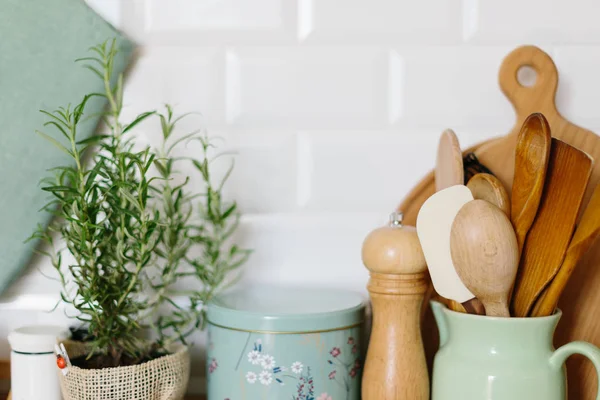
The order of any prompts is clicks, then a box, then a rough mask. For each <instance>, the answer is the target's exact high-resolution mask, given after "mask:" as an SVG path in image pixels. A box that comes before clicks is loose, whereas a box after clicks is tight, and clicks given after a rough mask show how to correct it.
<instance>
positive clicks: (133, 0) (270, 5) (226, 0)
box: [126, 0, 296, 45]
mask: <svg viewBox="0 0 600 400" xmlns="http://www.w3.org/2000/svg"><path fill="white" fill-rule="evenodd" d="M126 13H127V15H128V16H129V18H130V20H131V21H132V27H134V36H135V37H136V39H137V40H138V41H140V42H143V43H154V44H163V45H164V44H171V45H181V44H200V43H201V44H210V45H215V44H227V43H264V42H268V43H293V42H294V41H295V40H296V38H295V25H296V8H295V7H294V4H293V2H290V1H285V0H255V1H246V0H169V1H163V0H129V1H128V4H127V6H126Z"/></svg>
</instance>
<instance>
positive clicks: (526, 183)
mask: <svg viewBox="0 0 600 400" xmlns="http://www.w3.org/2000/svg"><path fill="white" fill-rule="evenodd" d="M550 144H551V136H550V126H548V121H546V118H545V117H544V116H543V115H542V114H540V113H535V114H531V115H530V116H529V117H527V119H526V120H525V122H524V123H523V126H522V127H521V132H520V133H519V137H518V139H517V148H516V149H515V177H514V180H513V188H512V197H511V210H512V211H511V212H512V215H511V221H512V224H513V227H514V228H515V233H516V235H517V241H518V242H519V254H520V252H521V251H522V250H523V244H524V243H525V238H526V237H527V232H529V228H531V225H532V224H533V220H534V219H535V216H536V214H537V211H538V207H539V204H540V200H541V199H542V192H543V189H544V181H545V179H546V169H547V168H548V159H549V157H550Z"/></svg>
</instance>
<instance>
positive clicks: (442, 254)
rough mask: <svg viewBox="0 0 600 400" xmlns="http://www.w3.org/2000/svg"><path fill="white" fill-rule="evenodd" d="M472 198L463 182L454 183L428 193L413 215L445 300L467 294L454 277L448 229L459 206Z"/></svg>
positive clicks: (458, 299) (435, 283) (470, 295)
mask: <svg viewBox="0 0 600 400" xmlns="http://www.w3.org/2000/svg"><path fill="white" fill-rule="evenodd" d="M471 200H473V195H472V194H471V191H470V190H469V189H467V187H466V186H464V185H455V186H451V187H449V188H446V189H443V190H440V191H439V192H437V193H435V194H434V195H432V196H431V197H430V198H429V199H427V201H425V203H424V204H423V206H422V207H421V210H420V211H419V215H418V216H417V235H418V237H419V241H420V242H421V247H422V248H423V254H425V260H426V261H427V267H428V268H429V274H430V275H431V281H432V282H433V286H434V287H435V290H436V291H437V292H438V293H439V294H440V295H441V296H444V297H445V298H447V299H451V300H454V301H456V302H458V303H464V302H466V301H467V300H470V299H472V298H473V297H475V296H473V293H471V292H470V291H469V290H468V289H467V288H466V287H465V285H464V284H463V282H462V281H461V280H460V278H459V277H458V274H457V273H456V270H455V269H454V264H452V257H451V255H450V230H451V227H452V222H453V221H454V217H456V214H457V213H458V210H460V209H461V207H462V206H463V205H465V204H466V203H468V202H469V201H471Z"/></svg>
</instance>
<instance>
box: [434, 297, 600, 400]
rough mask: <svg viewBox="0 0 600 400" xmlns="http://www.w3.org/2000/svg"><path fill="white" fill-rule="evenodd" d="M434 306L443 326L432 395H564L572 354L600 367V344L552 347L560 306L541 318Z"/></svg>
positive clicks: (510, 398) (466, 399) (437, 399)
mask: <svg viewBox="0 0 600 400" xmlns="http://www.w3.org/2000/svg"><path fill="white" fill-rule="evenodd" d="M431 307H432V308H433V314H434V316H435V319H436V321H437V325H438V328H439V331H440V349H439V351H438V353H437V354H436V356H435V360H434V365H433V379H432V380H433V382H432V400H534V399H540V400H565V399H566V398H567V394H566V393H567V384H566V377H565V368H564V362H565V361H566V359H567V358H568V357H569V356H571V355H572V354H583V355H584V356H586V357H588V358H589V359H590V360H592V362H593V363H594V366H595V367H596V371H600V350H599V349H598V348H597V347H595V346H592V345H591V344H589V343H585V342H572V343H569V344H567V345H565V346H562V347H560V348H559V349H558V350H554V348H553V346H552V338H553V336H554V330H555V328H556V325H557V324H558V321H559V319H560V317H561V315H562V313H561V312H560V311H558V312H557V313H556V314H554V315H552V316H549V317H540V318H495V317H485V316H479V315H471V314H462V313H458V312H454V311H451V310H448V309H447V308H446V307H444V306H443V305H442V304H440V303H438V302H432V303H431ZM599 375H600V374H599ZM597 400H600V395H598V397H597Z"/></svg>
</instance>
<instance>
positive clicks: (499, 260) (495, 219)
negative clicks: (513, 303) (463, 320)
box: [450, 200, 519, 317]
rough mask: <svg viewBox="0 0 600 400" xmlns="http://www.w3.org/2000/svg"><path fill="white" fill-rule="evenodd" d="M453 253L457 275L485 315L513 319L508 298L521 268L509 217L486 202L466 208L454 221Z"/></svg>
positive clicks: (451, 241)
mask: <svg viewBox="0 0 600 400" xmlns="http://www.w3.org/2000/svg"><path fill="white" fill-rule="evenodd" d="M450 251H451V254H452V261H453V263H454V267H455V268H456V272H457V273H458V275H459V277H460V279H461V280H462V281H463V283H464V284H465V286H467V288H469V290H470V291H471V292H472V293H473V294H474V295H475V296H477V298H478V299H479V300H481V302H482V303H483V306H484V307H485V311H486V314H487V315H489V316H494V317H510V314H509V311H508V295H509V292H510V289H511V287H512V285H513V282H514V280H515V276H516V274H517V268H518V266H519V250H518V246H517V238H516V236H515V232H514V231H513V228H512V225H511V223H510V220H509V219H508V217H507V216H506V214H505V213H504V212H503V211H502V210H501V209H499V208H498V207H496V206H495V205H493V204H491V203H489V202H487V201H485V200H473V201H471V202H469V203H467V204H465V205H464V206H463V207H462V208H461V209H460V211H459V212H458V214H457V215H456V218H455V219H454V223H453V224H452V232H451V235H450Z"/></svg>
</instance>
